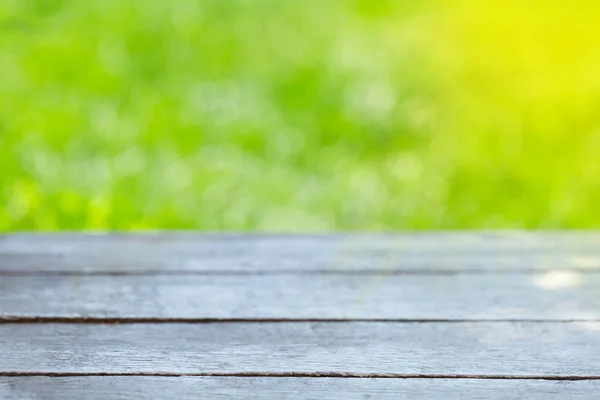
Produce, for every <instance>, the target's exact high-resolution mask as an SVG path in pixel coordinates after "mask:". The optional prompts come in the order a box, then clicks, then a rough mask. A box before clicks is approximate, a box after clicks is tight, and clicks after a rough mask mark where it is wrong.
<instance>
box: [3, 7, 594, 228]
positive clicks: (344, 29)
mask: <svg viewBox="0 0 600 400" xmlns="http://www.w3.org/2000/svg"><path fill="white" fill-rule="evenodd" d="M598 21H600V3H599V2H597V1H584V0H574V1H571V2H559V1H554V0H532V1H527V2H519V1H516V0H504V1H499V0H498V1H494V0H493V1H475V0H456V1H451V0H438V1H433V0H424V1H416V2H408V1H393V0H389V1H370V0H361V1H358V0H331V1H316V0H314V1H313V0H309V1H276V0H251V1H234V0H202V1H200V0H194V1H192V0H178V1H173V0H153V1H146V0H88V1H75V0H62V1H61V0H2V1H0V95H1V96H0V189H1V191H0V230H5V231H6V230H28V229H40V230H56V229H69V230H74V229H148V228H198V229H205V230H221V229H224V230H263V231H327V230H334V229H344V230H373V229H459V228H486V229H489V228H589V227H599V226H600V212H598V211H597V210H598V208H599V206H598V205H599V204H600V24H599V23H598Z"/></svg>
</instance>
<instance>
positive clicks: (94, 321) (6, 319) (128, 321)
mask: <svg viewBox="0 0 600 400" xmlns="http://www.w3.org/2000/svg"><path fill="white" fill-rule="evenodd" d="M369 322H371V323H398V324H437V323H446V324H473V323H482V324H490V323H499V324H501V323H502V324H503V323H541V324H544V323H548V324H550V323H552V324H554V323H596V322H600V318H593V319H585V318H572V319H548V318H540V319H535V318H533V319H532V318H503V319H493V318H473V319H464V318H463V319H461V318H457V319H439V318H437V319H436V318H416V319H415V318H101V317H22V316H0V325H1V324H89V325H135V324H141V325H142V324H239V323H249V324H277V323H281V324H289V323H298V324H304V323H333V324H335V323H369Z"/></svg>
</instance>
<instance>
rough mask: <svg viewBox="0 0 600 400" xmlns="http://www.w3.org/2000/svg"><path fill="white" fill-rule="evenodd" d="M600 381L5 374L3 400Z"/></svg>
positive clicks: (509, 397)
mask: <svg viewBox="0 0 600 400" xmlns="http://www.w3.org/2000/svg"><path fill="white" fill-rule="evenodd" d="M599 391H600V381H575V382H556V381H539V380H532V381H526V380H489V379H488V380H479V379H478V380H475V379H470V380H458V379H353V378H345V379H334V378H318V379H309V378H237V377H178V378H164V377H120V378H119V379H115V378H114V377H103V376H91V377H66V378H60V377H59V378H48V377H37V376H36V377H9V378H6V377H5V378H3V377H0V398H1V399H3V400H39V399H44V400H65V399H82V400H105V399H112V400H134V399H136V400H137V399H157V400H158V399H160V400H164V399H167V398H169V399H178V400H192V399H194V400H196V399H199V398H202V399H225V398H227V399H229V398H235V399H261V400H262V399H287V400H309V399H315V400H316V399H319V400H321V399H331V400H346V399H348V400H358V399H383V400H388V399H389V400H392V399H394V400H396V399H407V400H423V399H436V400H437V399H457V400H462V399H470V400H521V399H528V400H549V399H550V400H563V399H573V400H587V399H590V400H595V399H597V398H598V392H599Z"/></svg>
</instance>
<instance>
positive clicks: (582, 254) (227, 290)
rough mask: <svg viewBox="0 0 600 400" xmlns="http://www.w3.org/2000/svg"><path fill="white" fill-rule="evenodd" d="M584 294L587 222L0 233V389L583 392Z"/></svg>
mask: <svg viewBox="0 0 600 400" xmlns="http://www.w3.org/2000/svg"><path fill="white" fill-rule="evenodd" d="M598 293H600V233H593V232H589V233H588V232H572V233H559V232H551V233H522V232H507V233H483V234H480V233H420V234H398V235H396V234H380V235H351V234H344V235H313V236H309V235H287V236H286V235H233V234H212V235H202V234H190V233H170V234H143V235H138V234H117V235H78V234H59V235H54V234H52V235H43V234H19V235H0V399H8V400H13V399H38V398H40V399H57V398H61V399H62V398H89V399H100V398H102V399H105V398H106V399H133V398H182V399H187V398H190V399H191V398H199V397H202V398H291V399H308V398H350V399H352V398H384V399H385V398H410V399H419V398H422V399H439V398H460V399H489V398H491V399H494V398H498V399H500V398H502V399H511V398H515V399H516V398H528V399H529V398H532V399H537V398H539V399H542V398H543V399H547V398H556V399H559V398H560V399H562V398H577V399H587V398H590V399H592V398H597V397H598V395H597V393H598V388H599V385H600V381H599V379H600V357H599V356H600V350H599V349H600V297H599V296H598ZM98 374H100V375H102V376H95V375H98ZM181 374H185V375H188V376H178V375H181ZM323 376H325V377H323ZM377 377H378V378H379V379H376V378H377ZM383 378H385V379H383ZM434 378H435V379H434ZM474 378H477V379H474ZM517 378H518V379H517ZM540 378H544V379H556V380H557V381H547V380H540ZM336 396H337V397H336Z"/></svg>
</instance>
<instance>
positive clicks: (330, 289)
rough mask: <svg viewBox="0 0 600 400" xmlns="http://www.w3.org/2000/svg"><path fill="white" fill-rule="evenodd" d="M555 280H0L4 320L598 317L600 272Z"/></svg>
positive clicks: (293, 277) (301, 277)
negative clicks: (95, 318) (46, 318)
mask: <svg viewBox="0 0 600 400" xmlns="http://www.w3.org/2000/svg"><path fill="white" fill-rule="evenodd" d="M548 276H549V278H548ZM553 276H554V275H553V274H550V275H548V273H540V274H532V275H521V274H516V275H488V274H485V275H469V274H467V275H461V274H459V275H433V276H429V275H386V274H381V275H371V276H364V275H348V274H327V275H298V276H296V275H241V276H240V275H204V276H176V275H175V276H173V275H159V276H147V275H144V276H3V277H0V317H6V316H11V317H15V316H16V317H19V316H45V317H101V318H102V317H117V318H223V319H227V318H282V319H285V318H288V319H290V318H291V319H318V318H327V319H336V318H358V319H365V318H372V319H556V320H564V319H595V318H600V307H599V304H600V297H598V293H599V291H598V290H599V288H600V273H586V274H577V273H569V274H567V275H565V276H562V275H557V280H556V281H553V280H552V279H554V278H552V277H553ZM561 279H562V280H561ZM548 285H550V287H547V286H548ZM552 285H558V287H555V286H552Z"/></svg>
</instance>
